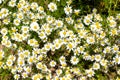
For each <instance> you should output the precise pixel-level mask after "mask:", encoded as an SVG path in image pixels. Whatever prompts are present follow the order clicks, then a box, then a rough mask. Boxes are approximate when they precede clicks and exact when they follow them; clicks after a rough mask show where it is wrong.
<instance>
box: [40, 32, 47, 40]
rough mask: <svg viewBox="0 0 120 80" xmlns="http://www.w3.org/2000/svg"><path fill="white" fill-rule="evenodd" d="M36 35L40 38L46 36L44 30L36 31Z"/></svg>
mask: <svg viewBox="0 0 120 80" xmlns="http://www.w3.org/2000/svg"><path fill="white" fill-rule="evenodd" d="M38 35H39V37H40V38H41V39H45V38H46V34H45V32H43V31H41V32H38Z"/></svg>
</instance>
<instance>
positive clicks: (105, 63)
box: [100, 59, 108, 67]
mask: <svg viewBox="0 0 120 80" xmlns="http://www.w3.org/2000/svg"><path fill="white" fill-rule="evenodd" d="M107 62H108V61H107V60H105V59H102V60H101V61H100V64H101V65H102V66H104V67H105V66H106V65H107Z"/></svg>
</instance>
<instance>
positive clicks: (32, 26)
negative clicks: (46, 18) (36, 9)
mask: <svg viewBox="0 0 120 80" xmlns="http://www.w3.org/2000/svg"><path fill="white" fill-rule="evenodd" d="M39 29H40V27H39V24H38V23H37V22H32V23H31V24H30V30H32V31H36V32H37V31H38V30H39Z"/></svg>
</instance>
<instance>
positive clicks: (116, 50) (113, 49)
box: [112, 45, 119, 53]
mask: <svg viewBox="0 0 120 80" xmlns="http://www.w3.org/2000/svg"><path fill="white" fill-rule="evenodd" d="M112 51H113V52H114V53H115V52H118V51H119V47H118V45H114V46H113V47H112Z"/></svg>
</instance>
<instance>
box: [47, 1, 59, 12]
mask: <svg viewBox="0 0 120 80" xmlns="http://www.w3.org/2000/svg"><path fill="white" fill-rule="evenodd" d="M48 8H49V10H50V11H51V12H54V11H56V10H57V5H56V4H55V3H53V2H51V3H49V4H48Z"/></svg>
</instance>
